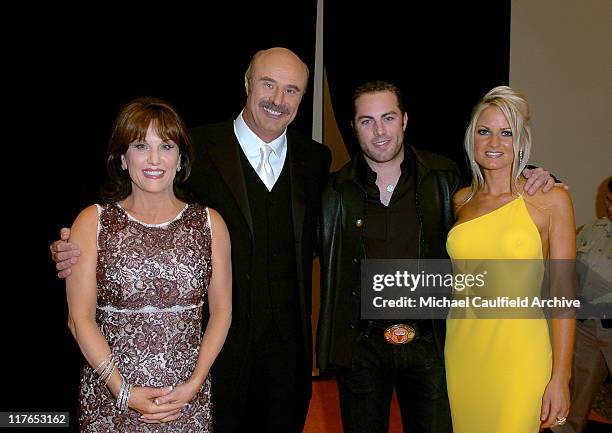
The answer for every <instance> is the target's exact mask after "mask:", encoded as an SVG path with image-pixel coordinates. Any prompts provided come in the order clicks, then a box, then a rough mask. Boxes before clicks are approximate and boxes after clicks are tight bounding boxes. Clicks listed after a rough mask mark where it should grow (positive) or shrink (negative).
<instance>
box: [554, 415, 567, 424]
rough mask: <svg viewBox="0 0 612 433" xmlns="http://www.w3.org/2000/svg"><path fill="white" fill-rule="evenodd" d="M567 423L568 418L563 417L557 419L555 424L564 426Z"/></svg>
mask: <svg viewBox="0 0 612 433" xmlns="http://www.w3.org/2000/svg"><path fill="white" fill-rule="evenodd" d="M566 421H567V417H566V416H564V417H561V418H559V417H557V418H556V419H555V424H556V425H563V424H565V422H566Z"/></svg>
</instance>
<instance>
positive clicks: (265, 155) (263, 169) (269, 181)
mask: <svg viewBox="0 0 612 433" xmlns="http://www.w3.org/2000/svg"><path fill="white" fill-rule="evenodd" d="M259 150H260V152H261V160H260V161H259V165H258V166H257V170H256V171H257V174H258V175H259V178H260V179H261V180H262V182H263V183H264V184H265V185H266V187H267V188H268V191H271V190H272V187H273V186H274V171H273V170H272V166H271V165H270V153H271V152H272V148H271V147H270V146H268V145H267V144H264V145H263V146H261V147H260V148H259Z"/></svg>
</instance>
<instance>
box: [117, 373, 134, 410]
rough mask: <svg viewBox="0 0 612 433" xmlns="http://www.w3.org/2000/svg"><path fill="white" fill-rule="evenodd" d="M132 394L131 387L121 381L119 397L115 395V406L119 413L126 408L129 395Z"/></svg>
mask: <svg viewBox="0 0 612 433" xmlns="http://www.w3.org/2000/svg"><path fill="white" fill-rule="evenodd" d="M131 393H132V385H130V384H129V383H127V382H126V381H125V380H123V379H122V381H121V388H119V395H117V402H116V404H115V405H116V406H117V409H119V411H120V412H123V411H124V410H126V409H127V408H128V402H129V401H130V394H131Z"/></svg>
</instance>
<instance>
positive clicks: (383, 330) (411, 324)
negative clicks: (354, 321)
mask: <svg viewBox="0 0 612 433" xmlns="http://www.w3.org/2000/svg"><path fill="white" fill-rule="evenodd" d="M404 325H407V326H404ZM359 326H360V328H361V330H362V331H363V332H364V334H365V335H366V336H370V335H380V336H381V337H384V338H385V340H386V341H387V342H388V343H391V344H405V343H410V341H412V340H416V339H418V338H421V337H423V336H425V335H428V334H431V333H432V332H433V325H432V322H431V320H427V319H425V320H412V321H410V320H408V321H406V320H405V321H400V320H398V321H397V322H381V321H377V320H361V321H360V323H359ZM393 328H395V329H398V330H399V332H401V333H403V332H404V330H406V329H407V330H408V332H409V333H411V332H412V330H414V335H413V336H409V337H408V341H404V342H397V341H396V342H394V341H391V340H392V338H390V335H391V333H392V332H393ZM401 340H402V339H401V338H400V341H401Z"/></svg>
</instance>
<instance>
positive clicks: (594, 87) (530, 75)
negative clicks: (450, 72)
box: [487, 0, 612, 226]
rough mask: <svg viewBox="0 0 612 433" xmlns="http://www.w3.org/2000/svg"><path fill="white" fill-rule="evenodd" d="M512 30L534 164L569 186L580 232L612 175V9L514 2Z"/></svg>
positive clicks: (516, 83) (549, 0)
mask: <svg viewBox="0 0 612 433" xmlns="http://www.w3.org/2000/svg"><path fill="white" fill-rule="evenodd" d="M488 20H490V21H489V22H487V25H494V19H493V17H489V18H488ZM511 26H512V27H511V40H510V85H511V86H513V87H516V88H518V89H520V90H522V91H523V92H524V93H525V94H526V95H527V97H528V98H529V102H530V107H531V118H532V131H533V136H534V142H533V143H534V153H533V156H532V158H531V159H530V161H532V163H534V164H536V165H541V166H543V167H546V168H547V169H549V170H551V171H552V172H554V173H555V174H556V175H558V177H560V178H561V179H562V180H563V181H565V183H567V184H568V185H569V186H570V192H571V195H572V199H573V201H574V209H575V212H576V225H577V226H581V225H583V224H585V223H588V222H589V221H590V220H592V219H593V218H595V197H596V192H597V187H598V186H599V185H600V184H601V182H602V181H603V180H604V179H605V178H607V177H609V176H611V175H612V1H610V0H535V1H534V0H512V24H511Z"/></svg>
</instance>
